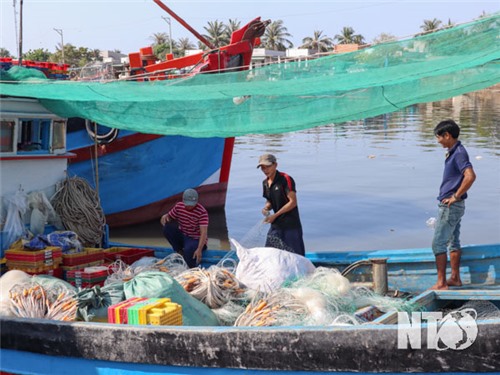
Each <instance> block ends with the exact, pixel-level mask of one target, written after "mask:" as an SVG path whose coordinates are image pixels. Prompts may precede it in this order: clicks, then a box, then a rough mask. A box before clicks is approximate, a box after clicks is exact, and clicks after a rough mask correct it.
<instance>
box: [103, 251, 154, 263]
mask: <svg viewBox="0 0 500 375" xmlns="http://www.w3.org/2000/svg"><path fill="white" fill-rule="evenodd" d="M113 249H116V248H113ZM118 249H119V248H118ZM154 256H155V251H154V250H151V249H136V248H126V249H123V248H122V249H121V250H112V251H106V253H105V255H104V259H105V260H107V261H111V262H114V261H115V260H118V259H120V260H121V261H123V262H124V263H126V264H132V263H134V262H135V261H137V260H139V259H141V258H142V257H154Z"/></svg>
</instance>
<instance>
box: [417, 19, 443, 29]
mask: <svg viewBox="0 0 500 375" xmlns="http://www.w3.org/2000/svg"><path fill="white" fill-rule="evenodd" d="M442 23H443V22H442V21H440V20H438V19H437V18H434V19H432V20H424V23H423V24H422V25H421V26H420V28H421V29H422V31H423V32H424V33H429V32H433V31H435V30H437V29H438V28H439V26H441V24H442Z"/></svg>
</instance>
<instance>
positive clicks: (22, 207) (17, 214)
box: [3, 190, 28, 246]
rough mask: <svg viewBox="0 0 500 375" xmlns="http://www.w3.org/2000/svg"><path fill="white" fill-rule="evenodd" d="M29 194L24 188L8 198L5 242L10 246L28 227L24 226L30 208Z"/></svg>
mask: <svg viewBox="0 0 500 375" xmlns="http://www.w3.org/2000/svg"><path fill="white" fill-rule="evenodd" d="M26 198H27V196H26V194H25V193H24V191H22V190H18V191H16V194H14V196H13V197H11V198H9V199H8V202H9V205H8V209H7V218H6V220H5V226H4V228H3V230H4V231H5V232H7V238H6V239H5V244H6V245H7V246H10V245H11V244H12V243H13V242H16V241H17V240H18V239H19V238H21V237H22V235H23V234H24V232H25V231H26V228H25V227H24V222H23V216H24V214H25V213H26V210H27V208H28V204H27V199H26Z"/></svg>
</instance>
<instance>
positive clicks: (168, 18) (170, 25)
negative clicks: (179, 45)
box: [161, 16, 172, 54]
mask: <svg viewBox="0 0 500 375" xmlns="http://www.w3.org/2000/svg"><path fill="white" fill-rule="evenodd" d="M161 18H163V19H164V20H165V22H167V23H168V41H169V43H170V54H172V20H171V19H170V17H163V16H162V17H161Z"/></svg>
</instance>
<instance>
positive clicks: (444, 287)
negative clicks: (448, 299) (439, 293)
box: [429, 284, 448, 290]
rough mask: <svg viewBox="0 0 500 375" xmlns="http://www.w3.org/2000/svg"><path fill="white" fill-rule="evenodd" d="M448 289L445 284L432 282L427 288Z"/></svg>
mask: <svg viewBox="0 0 500 375" xmlns="http://www.w3.org/2000/svg"><path fill="white" fill-rule="evenodd" d="M447 289H448V285H447V284H444V285H442V284H434V285H433V286H431V287H430V288H429V290H447Z"/></svg>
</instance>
